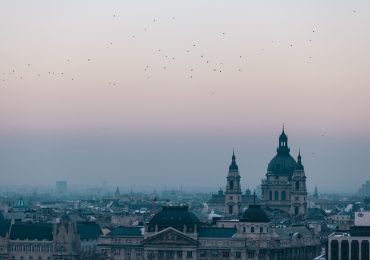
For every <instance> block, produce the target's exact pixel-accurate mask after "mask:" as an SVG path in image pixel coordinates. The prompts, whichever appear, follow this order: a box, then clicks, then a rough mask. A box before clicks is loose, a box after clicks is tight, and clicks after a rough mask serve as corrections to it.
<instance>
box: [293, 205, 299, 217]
mask: <svg viewBox="0 0 370 260" xmlns="http://www.w3.org/2000/svg"><path fill="white" fill-rule="evenodd" d="M298 213H299V207H294V215H296V216H297V215H298Z"/></svg>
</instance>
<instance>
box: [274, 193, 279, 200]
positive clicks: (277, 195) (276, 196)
mask: <svg viewBox="0 0 370 260" xmlns="http://www.w3.org/2000/svg"><path fill="white" fill-rule="evenodd" d="M275 200H279V192H278V191H275Z"/></svg>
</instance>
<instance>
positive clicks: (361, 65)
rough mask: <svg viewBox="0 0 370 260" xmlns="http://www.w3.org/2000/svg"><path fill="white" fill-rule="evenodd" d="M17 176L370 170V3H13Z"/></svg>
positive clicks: (192, 179)
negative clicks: (233, 163)
mask: <svg viewBox="0 0 370 260" xmlns="http://www.w3.org/2000/svg"><path fill="white" fill-rule="evenodd" d="M0 39H1V40H0V174H1V183H2V184H53V183H54V182H55V181H56V180H59V179H66V180H67V181H68V182H69V183H70V184H99V183H101V182H102V180H106V181H107V182H108V184H111V185H116V184H117V185H119V186H134V187H135V186H140V185H151V186H158V187H159V186H176V187H179V186H180V185H181V184H183V185H184V186H209V187H213V186H214V187H215V188H217V187H220V186H224V185H225V177H226V173H227V169H228V165H229V163H230V159H231V153H232V149H233V148H235V150H236V155H237V162H238V164H239V168H240V171H241V175H242V184H243V188H244V189H245V188H247V187H250V188H254V187H255V185H258V184H260V182H261V179H262V178H263V177H264V174H265V173H266V168H267V163H268V162H269V160H270V159H271V158H272V157H273V156H274V155H275V152H276V146H277V138H278V135H279V134H280V131H281V127H282V124H283V123H285V126H286V131H287V133H288V136H289V144H290V146H291V151H292V155H293V156H294V157H296V155H297V152H298V149H299V148H300V149H301V151H302V159H303V163H304V165H305V170H306V174H307V176H308V187H309V189H313V187H314V185H315V184H317V185H318V187H319V191H320V189H321V190H323V191H324V190H327V191H333V190H337V191H351V190H355V189H357V188H358V187H359V186H360V185H361V184H362V183H363V182H364V181H365V180H367V179H369V176H370V171H369V168H370V73H369V68H370V49H369V46H370V2H369V1H367V0H363V1H348V0H346V1H344V0H343V1H340V0H332V1H330V0H327V1H322V0H309V1H280V0H279V1H275V0H274V1H272V0H271V1H246V0H243V1H236V0H235V1H226V0H225V1H215V0H210V1H195V0H186V1H173V0H171V1H47V0H45V1H29V0H28V1H26V0H25V1H14V0H9V1H5V0H2V1H1V2H0Z"/></svg>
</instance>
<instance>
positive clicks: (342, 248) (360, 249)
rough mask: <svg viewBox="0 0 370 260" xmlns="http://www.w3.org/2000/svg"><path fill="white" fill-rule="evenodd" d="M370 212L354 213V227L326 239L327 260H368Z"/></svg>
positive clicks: (369, 257)
mask: <svg viewBox="0 0 370 260" xmlns="http://www.w3.org/2000/svg"><path fill="white" fill-rule="evenodd" d="M369 244H370V212H356V213H355V226H354V227H352V228H351V230H349V231H348V232H335V233H333V234H331V235H330V236H329V238H328V246H327V247H328V252H327V256H328V258H327V259H328V260H370V247H369Z"/></svg>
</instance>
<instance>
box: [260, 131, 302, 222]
mask: <svg viewBox="0 0 370 260" xmlns="http://www.w3.org/2000/svg"><path fill="white" fill-rule="evenodd" d="M261 189H262V201H263V205H264V206H265V207H269V208H275V209H279V210H281V211H283V212H286V213H289V214H290V215H292V216H296V217H303V216H304V215H305V213H306V209H307V189H306V175H305V171H304V167H303V164H302V157H301V154H300V153H299V154H298V158H297V161H296V160H295V159H294V158H293V157H292V156H291V155H290V148H289V146H288V136H287V135H286V134H285V132H284V128H283V131H282V133H281V134H280V136H279V145H278V148H277V154H276V156H275V157H274V158H272V160H271V161H270V163H269V164H268V167H267V173H266V178H265V179H263V180H262V184H261Z"/></svg>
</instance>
